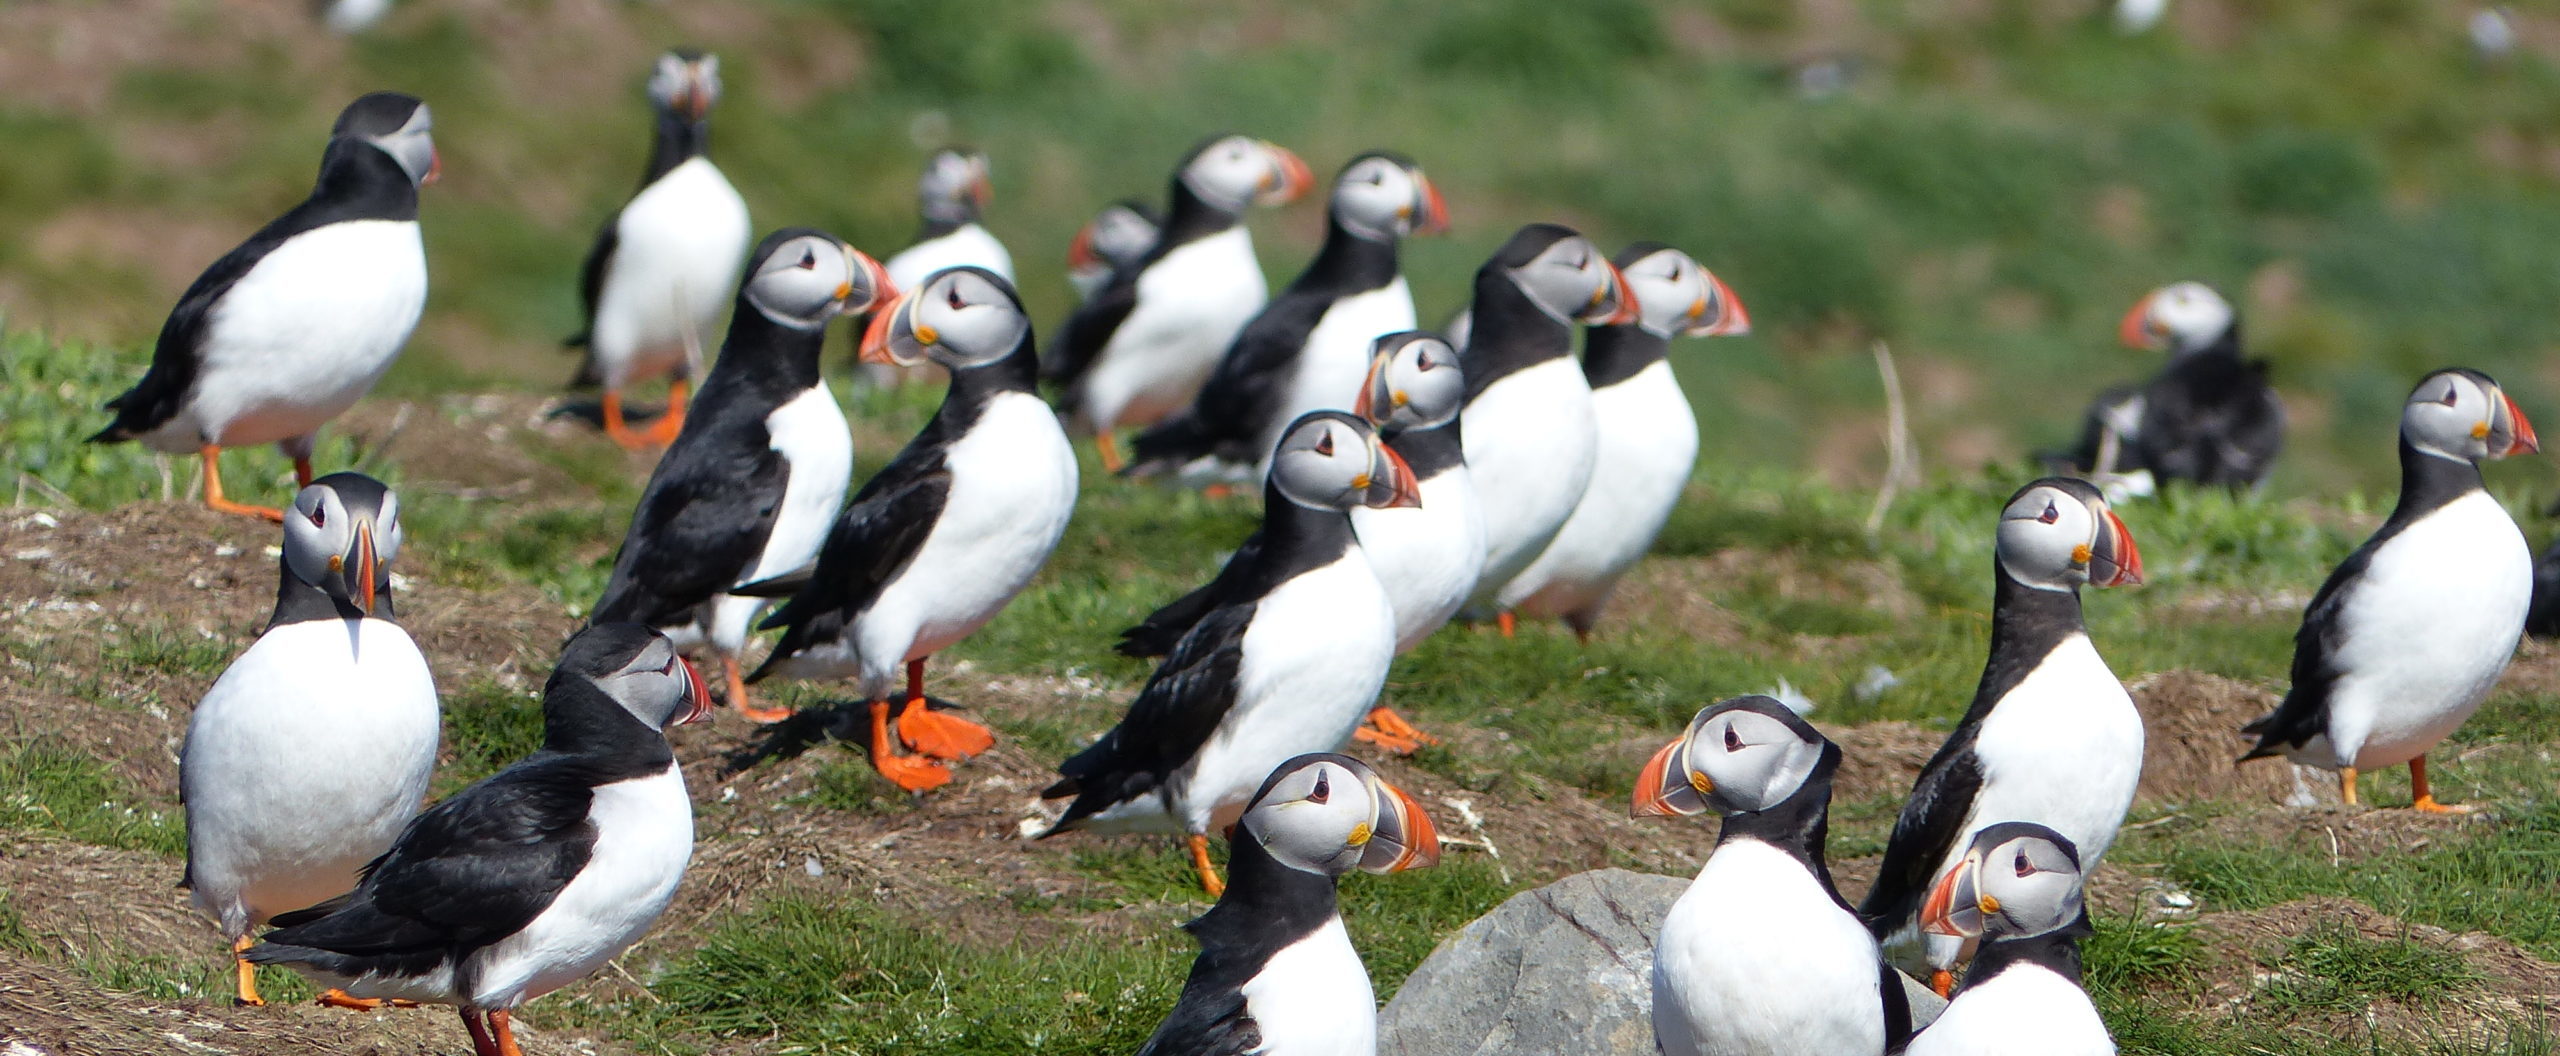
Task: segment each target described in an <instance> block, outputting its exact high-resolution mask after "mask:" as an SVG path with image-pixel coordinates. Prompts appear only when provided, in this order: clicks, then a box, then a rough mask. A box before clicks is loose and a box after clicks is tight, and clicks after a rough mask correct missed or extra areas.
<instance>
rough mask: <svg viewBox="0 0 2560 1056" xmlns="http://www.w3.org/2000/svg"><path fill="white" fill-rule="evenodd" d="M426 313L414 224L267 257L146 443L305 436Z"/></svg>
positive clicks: (372, 378)
mask: <svg viewBox="0 0 2560 1056" xmlns="http://www.w3.org/2000/svg"><path fill="white" fill-rule="evenodd" d="M426 303H427V255H426V249H425V247H424V245H423V244H422V243H420V242H419V240H418V224H417V222H416V221H414V220H347V221H342V222H339V223H335V224H328V225H325V226H322V227H317V228H313V229H311V230H309V231H305V232H303V233H301V234H299V235H295V236H293V237H292V238H289V239H286V240H285V242H284V243H283V244H282V245H279V246H277V247H275V248H274V249H272V250H270V251H268V253H267V255H266V256H265V257H264V258H262V259H260V260H259V261H258V263H257V265H256V266H254V267H252V268H250V269H249V271H248V273H247V274H245V275H242V276H241V277H240V279H239V281H238V282H235V283H233V284H232V286H231V289H230V291H229V292H227V293H224V294H223V295H222V298H221V299H220V300H219V301H217V302H216V303H215V305H214V307H213V309H212V314H211V316H210V318H209V319H208V321H207V329H206V333H205V338H204V341H203V344H202V345H200V346H199V347H198V349H197V351H196V354H197V357H198V366H197V374H196V381H195V387H194V388H193V389H192V390H191V391H190V392H189V393H188V395H187V399H186V403H185V405H184V406H183V407H182V408H181V410H180V411H179V413H178V414H177V416H176V417H174V418H172V419H171V420H170V421H169V422H168V423H166V424H164V425H162V426H161V427H160V428H159V429H156V430H153V431H152V432H151V433H150V434H149V435H147V436H145V437H144V438H143V440H144V442H145V443H147V444H149V445H150V446H151V447H152V448H153V449H154V450H158V451H169V452H193V451H194V450H196V449H197V448H199V447H202V446H204V444H205V443H206V442H207V441H208V440H210V441H211V442H214V443H218V444H222V445H223V446H226V447H239V446H243V445H248V444H266V443H274V442H275V441H278V440H285V439H290V438H293V437H300V436H308V435H310V434H311V433H313V432H315V431H317V430H318V429H319V428H320V427H321V426H322V425H324V424H327V423H328V421H329V420H330V419H332V418H335V417H337V416H338V415H340V414H342V413H344V412H345V411H346V409H347V408H349V407H352V406H354V405H355V402H356V400H357V399H358V398H359V397H362V396H363V395H364V394H365V393H366V392H368V391H370V390H371V389H372V388H373V384H374V382H376V381H380V380H381V379H382V375H383V372H385V371H388V370H390V369H391V364H392V361H393V360H395V359H397V358H399V355H400V347H401V346H402V345H403V344H406V343H407V342H408V340H409V332H410V331H412V330H415V329H417V326H418V314H419V312H420V311H421V310H423V309H424V308H425V306H426Z"/></svg>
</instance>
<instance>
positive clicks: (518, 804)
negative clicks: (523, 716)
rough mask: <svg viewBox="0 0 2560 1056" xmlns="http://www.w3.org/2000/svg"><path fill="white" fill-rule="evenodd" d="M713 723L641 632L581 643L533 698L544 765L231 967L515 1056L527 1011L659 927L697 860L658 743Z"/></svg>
mask: <svg viewBox="0 0 2560 1056" xmlns="http://www.w3.org/2000/svg"><path fill="white" fill-rule="evenodd" d="M710 707H711V695H710V692H709V691H708V690H707V689H705V688H704V687H703V685H702V676H701V675H699V674H696V673H695V672H694V670H693V668H692V666H691V665H688V664H686V663H685V662H684V659H683V658H682V657H680V656H678V655H676V649H675V646H674V644H673V643H670V642H668V641H667V639H666V638H665V637H664V636H662V635H660V634H658V633H657V632H656V631H652V630H650V629H648V628H646V627H642V626H640V625H638V624H631V623H607V624H599V625H597V626H593V627H589V628H587V629H586V630H583V631H580V632H578V634H577V637H574V638H571V639H569V644H568V646H567V647H566V648H565V649H564V650H563V651H562V652H561V656H560V665H559V667H558V668H557V669H555V670H553V671H552V673H551V679H550V681H549V682H548V683H547V684H546V685H544V687H543V691H542V750H541V751H538V752H535V753H534V754H532V755H531V756H528V757H526V758H525V759H524V760H523V761H521V762H518V763H516V764H515V765H513V766H510V767H508V768H506V769H505V770H501V771H499V772H498V773H497V775H496V776H493V777H491V778H489V779H488V780H485V781H482V782H480V783H479V784H476V785H473V786H471V787H469V788H466V789H463V790H462V791H460V792H457V793H455V794H454V795H452V796H451V797H449V798H447V799H445V800H443V801H442V802H439V803H437V804H436V805H435V806H432V807H429V808H427V810H426V812H425V813H423V814H420V815H418V816H417V818H416V820H413V821H411V822H410V823H409V827H408V828H407V829H405V830H403V831H402V832H401V833H400V838H399V841H398V842H396V843H394V844H393V845H392V847H391V849H390V850H389V851H387V852H384V853H383V855H382V857H380V858H376V859H374V860H373V862H372V864H370V865H367V866H365V870H364V881H363V882H362V883H361V884H358V885H357V886H356V889H355V890H353V891H350V892H347V893H346V894H343V895H340V896H338V897H336V898H333V899H330V900H329V901H327V902H323V903H321V904H319V905H316V906H313V907H311V908H309V909H305V910H300V911H297V912H293V913H287V914H284V915H282V916H279V917H277V918H276V920H275V923H276V925H277V927H276V930H274V931H271V932H268V933H267V934H266V937H265V941H263V942H261V943H260V944H258V945H256V946H252V947H250V948H249V950H248V952H247V953H246V954H245V955H244V956H246V957H247V959H248V960H249V962H250V963H253V964H282V965H288V966H291V967H292V968H293V969H294V970H295V971H298V972H301V973H302V974H303V975H305V976H308V977H310V978H312V979H315V980H318V981H321V982H322V983H324V984H326V985H332V986H337V987H341V988H343V989H345V990H346V992H348V993H350V994H353V995H355V996H357V997H366V998H378V999H394V1000H408V1001H419V1002H425V1003H429V1004H441V1005H452V1006H455V1008H456V1009H457V1010H459V1011H460V1012H461V1013H462V1022H463V1025H464V1026H465V1027H466V1028H468V1029H469V1030H470V1031H471V1042H472V1048H473V1050H474V1051H475V1052H476V1053H477V1054H478V1056H514V1054H515V1053H516V1052H517V1048H516V1042H515V1036H514V1030H513V1027H512V1024H511V1023H510V1020H511V1018H512V1017H513V1015H514V1012H515V1009H516V1008H518V1007H519V1006H521V1005H523V1004H524V1003H525V1002H527V1001H531V1000H533V999H535V998H537V997H541V996H542V995H544V994H547V993H550V992H551V991H553V990H557V989H559V988H561V987H563V986H567V985H569V984H570V983H574V982H577V981H578V980H580V979H583V978H586V977H587V976H588V975H591V974H593V973H594V972H595V971H596V970H598V969H600V968H603V967H604V966H605V964H606V963H607V962H609V961H611V960H612V959H613V958H614V957H616V956H618V955H620V954H621V953H622V951H623V950H625V949H628V948H630V946H631V944H632V943H634V942H637V941H639V939H640V936H641V935H642V934H643V933H645V932H647V931H648V930H649V926H650V925H651V924H653V923H656V922H657V919H658V915H659V914H660V913H663V912H665V911H666V908H667V903H668V902H669V901H670V900H672V899H673V898H674V897H675V893H676V884H677V882H678V881H680V880H682V879H683V878H684V870H685V865H686V864H687V863H688V862H689V861H690V860H691V859H692V857H693V803H692V801H691V800H689V799H687V798H686V796H685V790H684V772H683V771H681V770H679V769H677V767H676V759H675V752H674V751H673V750H672V749H670V748H669V747H668V746H667V737H666V732H665V731H666V728H667V727H669V726H673V725H675V724H676V723H679V722H686V721H691V720H693V719H699V718H701V717H702V716H703V715H704V714H706V713H707V712H708V711H709V709H710Z"/></svg>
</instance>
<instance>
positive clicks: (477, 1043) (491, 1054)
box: [457, 1006, 498, 1056]
mask: <svg viewBox="0 0 2560 1056" xmlns="http://www.w3.org/2000/svg"><path fill="white" fill-rule="evenodd" d="M457 1011H459V1012H461V1013H462V1027H463V1029H465V1030H468V1031H470V1032H471V1052H472V1056H498V1043H497V1042H496V1041H495V1040H493V1039H491V1038H490V1037H489V1025H488V1024H486V1023H483V1022H481V1019H482V1018H483V1017H482V1016H481V1014H480V1013H478V1012H474V1011H472V1010H471V1009H470V1008H469V1007H467V1006H465V1007H462V1008H459V1009H457Z"/></svg>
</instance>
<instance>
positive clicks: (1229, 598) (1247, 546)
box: [1113, 530, 1262, 659]
mask: <svg viewBox="0 0 2560 1056" xmlns="http://www.w3.org/2000/svg"><path fill="white" fill-rule="evenodd" d="M1261 559H1262V533H1261V532H1260V531H1258V530H1257V531H1255V532H1254V533H1253V534H1252V535H1249V536H1246V537H1245V540H1244V544H1243V545H1241V546H1238V547H1236V552H1235V556H1233V557H1230V558H1228V559H1227V563H1226V565H1225V566H1224V567H1222V568H1220V569H1218V575H1217V577H1216V578H1214V579H1211V580H1210V581H1209V582H1208V583H1206V584H1204V585H1202V586H1201V587H1200V588H1199V589H1197V590H1194V591H1192V592H1191V593H1189V594H1185V595H1183V596H1181V597H1179V598H1175V599H1173V600H1172V601H1170V602H1167V603H1166V604H1165V606H1164V607H1163V608H1160V609H1157V610H1156V611H1154V612H1152V613H1149V614H1147V618H1146V619H1145V620H1143V621H1140V622H1139V624H1138V625H1137V626H1135V627H1131V628H1129V629H1128V630H1125V631H1122V632H1120V644H1119V645H1117V646H1114V647H1113V648H1115V649H1118V650H1119V651H1120V655H1122V656H1134V657H1139V658H1141V659H1144V658H1147V657H1153V656H1163V655H1165V654H1166V653H1170V652H1172V651H1173V647H1174V644H1175V643H1177V642H1180V641H1181V640H1182V636H1183V635H1185V634H1189V633H1190V632H1191V628H1192V627H1193V626H1194V625H1196V624H1198V623H1199V622H1200V618H1201V617H1203V616H1206V615H1208V614H1209V612H1210V611H1211V610H1213V609H1215V608H1217V607H1218V606H1220V605H1226V604H1231V603H1233V602H1237V601H1242V600H1245V599H1246V597H1247V595H1248V590H1249V588H1248V583H1249V582H1250V581H1251V580H1252V578H1253V568H1254V566H1255V565H1256V564H1259V563H1260V562H1261Z"/></svg>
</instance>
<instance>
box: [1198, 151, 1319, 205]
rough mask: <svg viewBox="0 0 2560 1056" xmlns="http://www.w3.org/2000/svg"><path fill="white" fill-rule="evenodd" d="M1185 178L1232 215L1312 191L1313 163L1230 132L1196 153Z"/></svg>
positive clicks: (1213, 202)
mask: <svg viewBox="0 0 2560 1056" xmlns="http://www.w3.org/2000/svg"><path fill="white" fill-rule="evenodd" d="M1182 182H1183V183H1184V184H1186V185H1188V186H1189V187H1190V188H1191V193H1193V194H1196V195H1199V196H1200V199H1201V200H1202V201H1205V202H1208V203H1209V204H1211V205H1214V206H1217V207H1218V208H1221V209H1224V210H1226V211H1228V212H1231V213H1240V212H1243V211H1244V209H1245V207H1246V206H1248V205H1278V204H1281V203H1283V202H1287V201H1290V200H1292V199H1294V198H1296V197H1297V196H1298V195H1300V194H1303V193H1305V192H1306V189H1307V184H1308V183H1309V182H1310V178H1309V177H1308V176H1307V165H1306V163H1305V162H1302V161H1299V160H1298V156H1297V155H1295V154H1291V153H1289V152H1288V151H1286V150H1283V149H1281V148H1280V147H1279V146H1278V145H1276V144H1273V143H1269V142H1266V141H1264V140H1259V139H1254V138H1252V137H1250V136H1228V137H1226V138H1225V139H1221V140H1219V141H1217V142H1215V143H1212V144H1210V145H1209V146H1208V147H1207V148H1205V149H1203V150H1201V151H1200V153H1199V154H1197V155H1195V156H1193V158H1192V159H1191V163H1190V164H1189V165H1186V166H1184V167H1183V169H1182Z"/></svg>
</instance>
